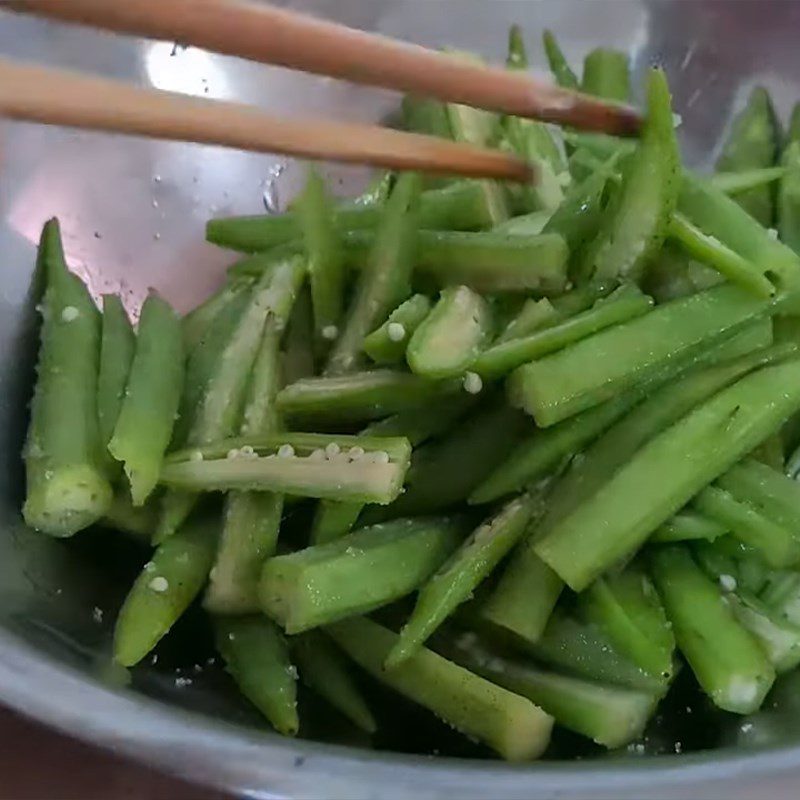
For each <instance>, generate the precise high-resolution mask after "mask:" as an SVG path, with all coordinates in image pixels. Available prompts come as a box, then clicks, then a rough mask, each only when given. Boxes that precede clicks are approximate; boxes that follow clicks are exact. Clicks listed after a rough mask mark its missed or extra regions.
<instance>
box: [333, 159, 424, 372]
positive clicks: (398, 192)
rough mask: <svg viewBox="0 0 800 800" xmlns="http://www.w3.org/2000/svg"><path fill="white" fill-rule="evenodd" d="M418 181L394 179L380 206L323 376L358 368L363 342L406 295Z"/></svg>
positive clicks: (411, 177) (415, 177)
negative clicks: (368, 245)
mask: <svg viewBox="0 0 800 800" xmlns="http://www.w3.org/2000/svg"><path fill="white" fill-rule="evenodd" d="M419 192H420V177H419V175H417V174H415V173H406V174H405V175H403V176H402V177H400V178H399V179H398V181H397V184H396V185H395V187H394V189H393V191H392V194H391V195H390V197H389V199H388V200H387V201H386V204H385V206H384V207H383V213H382V217H381V221H380V224H379V227H378V229H377V231H376V234H375V239H374V242H373V243H372V245H371V246H370V249H369V254H368V256H367V260H366V268H365V270H364V271H363V272H362V273H361V274H360V275H359V278H358V281H357V283H356V287H355V290H354V295H353V300H352V301H351V303H350V307H349V309H348V311H347V316H346V318H345V320H344V323H343V327H342V330H341V331H340V332H337V337H336V339H335V341H334V343H333V346H332V348H331V352H330V355H329V357H328V364H327V367H326V370H325V371H326V373H327V374H329V375H341V374H343V373H347V372H353V371H355V370H356V369H358V367H359V365H360V364H361V361H362V348H363V346H364V338H365V337H366V336H367V334H368V333H370V332H371V331H373V330H374V329H375V327H376V326H377V325H378V324H380V323H381V322H382V321H383V320H384V319H386V317H387V315H388V314H389V312H390V311H391V310H392V309H393V308H396V307H397V305H398V304H399V303H401V302H402V301H403V300H405V299H406V298H407V297H408V296H409V295H410V294H411V269H412V264H413V258H414V251H415V249H416V247H417V211H416V209H417V204H418V202H417V201H418V199H419Z"/></svg>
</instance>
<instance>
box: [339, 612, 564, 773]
mask: <svg viewBox="0 0 800 800" xmlns="http://www.w3.org/2000/svg"><path fill="white" fill-rule="evenodd" d="M329 633H330V635H331V636H332V638H333V640H334V641H335V642H336V643H337V644H338V645H339V646H340V647H341V648H342V649H343V650H344V651H345V653H347V655H348V656H350V658H352V659H353V660H354V661H355V662H356V663H357V664H359V665H360V666H361V667H362V668H364V669H365V670H366V671H367V672H369V673H370V674H371V675H372V676H373V677H375V678H376V679H377V680H379V681H381V683H384V684H386V685H387V686H389V687H390V688H392V689H394V690H395V691H397V692H399V693H400V694H402V695H403V696H405V697H407V698H409V699H410V700H412V701H414V702H415V703H418V704H419V705H421V706H423V707H425V708H427V709H429V710H430V711H432V712H433V713H434V714H436V716H437V717H439V718H440V719H443V720H444V721H445V722H446V723H447V724H449V725H451V726H452V727H454V728H455V729H456V730H458V731H460V732H461V733H463V734H465V735H467V736H469V737H471V738H473V739H477V740H478V741H480V742H483V743H485V744H486V745H488V746H489V747H491V748H492V750H494V751H495V752H497V753H498V754H499V755H500V756H502V757H503V758H504V759H506V760H507V761H527V760H530V759H534V758H537V757H538V756H540V755H541V754H542V753H543V752H544V750H545V748H546V747H547V745H548V743H549V741H550V732H551V729H552V725H553V719H552V717H550V716H549V715H548V714H545V712H544V711H542V710H541V709H540V708H539V707H538V706H536V705H535V704H534V703H532V702H531V701H530V700H528V699H526V698H523V697H520V696H519V695H516V694H513V693H512V692H510V691H508V690H507V689H503V688H501V687H500V686H497V685H495V684H494V683H490V682H489V681H488V680H486V679H484V678H481V677H479V676H478V675H475V674H474V673H472V672H470V671H468V670H466V669H464V668H463V667H460V666H458V665H457V664H454V663H453V662H451V661H448V660H447V659H445V658H442V657H441V656H440V655H437V654H436V653H434V652H433V651H432V650H428V649H427V648H425V647H423V648H421V649H420V650H419V651H418V652H417V653H415V654H414V655H413V656H412V657H411V658H409V659H408V660H407V661H406V662H405V663H403V664H401V665H400V666H398V667H396V668H395V669H391V670H385V669H384V668H383V664H384V661H385V659H386V656H387V655H388V653H389V651H390V650H391V648H392V647H393V645H394V643H395V641H396V640H397V635H396V634H395V633H393V632H392V631H390V630H388V629H387V628H384V627H382V626H381V625H378V624H377V623H375V622H372V621H371V620H368V619H365V618H358V619H349V620H345V621H343V622H339V623H337V624H336V625H332V626H331V627H330V629H329Z"/></svg>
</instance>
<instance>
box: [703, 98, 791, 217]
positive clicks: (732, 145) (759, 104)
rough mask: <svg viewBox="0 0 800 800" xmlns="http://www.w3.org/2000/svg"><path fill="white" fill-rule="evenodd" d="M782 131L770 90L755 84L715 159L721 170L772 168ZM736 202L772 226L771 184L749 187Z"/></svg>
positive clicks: (772, 194) (772, 203) (772, 195)
mask: <svg viewBox="0 0 800 800" xmlns="http://www.w3.org/2000/svg"><path fill="white" fill-rule="evenodd" d="M780 138H781V134H780V130H779V127H778V119H777V116H776V115H775V109H774V108H773V107H772V100H771V99H770V96H769V93H768V92H767V90H766V89H765V88H764V87H763V86H757V87H756V88H755V89H753V91H752V92H751V93H750V96H749V97H748V99H747V105H746V106H745V108H744V109H743V110H742V111H741V112H740V113H739V114H738V115H737V116H736V118H735V119H734V120H733V123H732V125H731V130H730V133H729V134H728V138H727V140H726V141H725V144H724V146H723V149H722V154H721V155H720V157H719V159H718V160H717V165H716V166H717V169H718V170H720V171H726V170H727V171H731V170H742V169H759V168H763V167H771V166H773V165H774V164H775V160H776V157H777V155H778V143H779V141H780ZM736 202H737V203H739V205H740V206H741V207H742V208H743V209H745V211H747V212H748V213H749V214H751V215H752V216H753V217H754V218H755V219H757V220H758V221H759V222H760V223H761V224H762V225H764V226H765V227H767V228H768V227H770V226H771V225H772V220H773V217H774V193H773V190H772V188H771V187H770V186H763V187H761V188H758V189H749V190H747V191H746V192H741V193H739V194H738V195H737V196H736Z"/></svg>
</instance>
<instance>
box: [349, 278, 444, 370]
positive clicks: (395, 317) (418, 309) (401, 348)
mask: <svg viewBox="0 0 800 800" xmlns="http://www.w3.org/2000/svg"><path fill="white" fill-rule="evenodd" d="M430 310H431V301H430V300H429V299H428V297H426V296H425V295H424V294H415V295H412V296H411V297H409V298H408V300H405V301H404V302H402V303H401V304H400V305H399V306H398V307H397V308H396V309H395V310H394V311H392V313H391V314H389V317H388V318H387V320H386V322H384V323H383V324H382V325H381V326H380V327H379V328H376V329H375V330H374V331H373V332H372V333H370V334H369V335H368V336H366V337H364V352H365V353H366V354H367V355H368V356H369V357H370V358H371V359H372V360H373V361H374V362H375V363H376V364H380V365H389V364H398V363H401V362H402V361H403V359H404V357H405V354H406V348H407V347H408V343H409V341H410V339H411V337H412V336H413V335H414V331H416V330H417V328H419V326H420V325H421V324H422V322H423V321H424V320H425V318H426V317H427V316H428V314H429V313H430Z"/></svg>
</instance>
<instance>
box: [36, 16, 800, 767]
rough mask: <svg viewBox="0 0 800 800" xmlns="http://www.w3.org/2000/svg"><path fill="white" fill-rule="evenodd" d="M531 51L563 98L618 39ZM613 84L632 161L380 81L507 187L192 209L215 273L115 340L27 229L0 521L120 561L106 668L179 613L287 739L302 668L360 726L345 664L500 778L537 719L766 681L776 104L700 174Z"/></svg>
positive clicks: (53, 232)
mask: <svg viewBox="0 0 800 800" xmlns="http://www.w3.org/2000/svg"><path fill="white" fill-rule="evenodd" d="M544 44H545V49H546V53H547V56H548V59H549V61H550V64H551V67H552V71H553V74H554V76H555V78H556V80H557V81H558V82H559V83H560V84H562V85H565V86H572V87H578V86H579V87H580V88H582V89H583V90H584V91H587V92H591V93H594V94H597V95H600V96H603V97H606V98H609V99H612V100H618V101H628V100H629V95H630V85H631V80H630V76H629V68H628V62H627V59H626V57H625V56H624V55H622V54H621V53H617V52H614V51H611V50H606V49H598V50H595V51H593V52H592V53H590V54H589V55H588V56H587V58H586V61H585V66H584V74H583V79H582V81H580V82H579V81H578V79H577V77H576V76H575V75H574V74H573V72H572V70H571V69H570V67H569V66H568V64H567V62H566V60H565V59H564V57H563V55H562V54H561V52H560V50H559V48H558V45H557V43H556V41H555V39H554V38H553V37H552V35H550V34H549V33H546V34H545V39H544ZM526 67H527V59H526V54H525V50H524V46H523V44H522V38H521V35H520V32H519V30H518V29H516V28H514V29H513V30H512V33H511V37H510V54H509V59H508V68H509V69H524V68H526ZM644 89H645V97H646V118H645V123H644V126H643V129H642V132H641V136H640V138H639V140H638V141H632V140H621V139H615V138H611V137H608V136H601V135H590V134H582V133H575V132H569V131H559V130H555V129H553V128H552V127H551V126H548V125H545V124H543V123H540V122H535V121H531V120H523V119H517V118H500V117H498V116H497V115H495V114H491V113H488V112H485V111H476V110H474V109H471V108H467V107H462V106H455V105H449V106H448V105H444V104H441V103H439V102H436V101H432V100H427V99H422V98H417V97H407V98H405V100H404V102H403V117H404V121H405V125H406V127H408V128H409V129H411V130H415V131H421V132H425V133H430V134H434V135H440V136H447V137H451V138H453V139H456V140H463V141H468V142H471V143H474V144H480V145H489V146H497V147H501V148H508V149H510V150H513V151H515V152H516V153H518V154H520V155H521V156H523V157H525V158H526V159H529V160H530V161H532V162H534V163H535V165H536V167H537V170H538V174H539V180H538V182H537V183H536V185H534V186H522V187H521V186H511V185H509V186H504V185H499V184H497V183H493V182H491V181H480V180H455V181H445V180H442V179H432V178H428V177H423V176H420V175H417V174H410V173H409V174H403V175H394V174H386V175H382V176H379V178H378V179H377V180H376V181H375V182H374V183H373V184H372V186H371V187H370V189H369V190H368V191H367V192H366V193H365V194H364V195H362V196H361V197H359V198H357V199H355V200H352V201H349V202H345V203H334V202H333V201H332V200H331V198H330V197H329V196H328V194H327V191H326V187H325V186H324V184H323V182H322V181H321V179H320V178H319V176H318V175H317V174H316V173H314V172H313V171H312V172H311V173H310V174H309V177H308V182H307V185H306V187H305V190H304V191H303V193H302V194H301V196H300V197H299V198H297V200H296V201H295V203H294V204H293V206H292V207H291V210H290V211H289V212H287V213H285V214H283V215H280V216H260V217H246V218H245V217H238V218H225V219H214V220H211V221H210V222H209V223H208V228H207V236H208V239H209V241H211V242H214V243H216V244H217V245H220V246H223V247H227V248H230V249H233V250H237V251H240V252H242V253H245V254H246V255H245V256H244V257H243V258H242V260H239V261H238V262H237V263H235V264H234V265H233V266H232V267H231V268H230V270H229V273H228V280H227V282H226V284H225V285H224V287H223V288H222V289H220V290H219V291H218V292H217V293H216V294H215V295H214V296H212V297H211V298H209V299H208V300H207V301H206V302H205V303H203V305H201V306H200V307H199V308H197V309H195V310H194V311H192V312H191V313H190V314H188V315H187V316H185V317H183V318H179V317H178V316H177V315H176V314H175V312H174V311H173V309H172V308H171V307H170V306H169V305H168V304H167V303H166V302H165V301H164V300H163V299H162V298H161V297H159V296H158V295H157V294H155V293H151V294H150V296H149V297H148V298H147V300H146V301H145V303H144V306H143V308H142V310H141V316H140V319H139V323H138V331H137V332H136V333H134V331H133V329H132V326H131V323H130V321H129V320H128V317H127V315H126V312H125V310H124V308H123V306H122V304H121V302H120V299H119V297H117V296H114V295H108V296H105V297H104V298H103V308H102V313H101V312H100V311H99V310H98V309H97V307H96V306H95V304H94V302H93V300H92V298H91V297H90V295H89V293H88V292H87V290H86V287H85V286H84V285H83V284H82V283H81V281H80V280H79V279H78V278H77V276H75V275H73V274H71V273H70V272H69V271H68V270H67V267H66V265H65V261H64V257H63V252H62V247H61V241H60V234H59V227H58V223H57V222H56V221H55V220H51V221H50V222H48V223H47V224H46V225H45V228H44V231H43V233H42V238H41V243H40V247H39V261H38V271H39V273H40V274H41V275H43V276H44V278H45V282H46V291H45V293H44V296H43V298H42V301H41V311H42V317H43V325H42V332H41V351H40V358H39V368H38V382H37V386H36V391H35V395H34V399H33V405H32V412H31V423H30V430H29V436H28V442H27V446H26V451H25V461H26V465H27V498H26V501H25V506H24V509H23V514H24V517H25V520H26V521H27V523H28V524H29V525H30V526H31V527H33V528H36V529H37V530H39V531H41V532H43V533H45V534H49V535H51V536H58V537H66V536H72V535H73V534H75V533H77V532H78V531H81V530H83V529H85V528H87V527H89V526H91V525H93V524H95V523H102V524H104V525H106V526H111V527H116V528H118V529H121V530H125V531H128V532H129V533H131V534H133V535H135V536H138V537H139V538H140V539H142V540H143V541H144V542H146V543H147V544H148V545H150V546H151V547H152V553H151V555H150V556H149V558H147V563H145V564H144V566H143V567H142V569H141V573H140V575H139V577H138V578H137V580H136V582H135V583H134V585H133V587H132V588H131V590H130V592H129V594H128V596H127V599H126V601H125V603H124V605H123V607H122V609H121V611H120V613H119V617H118V619H117V623H116V631H115V640H114V656H115V659H116V660H117V661H118V662H119V663H120V664H122V665H124V666H126V667H129V666H133V665H135V664H137V663H139V662H140V661H141V660H142V659H143V658H144V657H145V656H146V655H147V654H148V653H150V651H151V650H152V649H153V648H154V647H155V645H156V644H157V643H158V641H159V640H160V639H161V638H162V637H163V636H164V635H166V634H167V633H168V631H169V630H170V628H171V627H172V626H173V625H174V624H175V622H176V621H177V620H178V618H179V617H180V616H181V615H182V614H183V613H184V611H185V610H186V609H187V607H188V606H189V605H190V604H191V603H193V601H194V600H195V599H196V598H201V601H202V605H203V607H204V609H205V610H206V611H207V612H208V614H209V615H210V618H211V620H212V623H213V626H214V630H215V635H216V643H217V649H218V651H219V653H220V654H221V655H222V657H223V659H224V661H225V664H226V666H227V669H228V671H229V672H230V674H231V675H232V677H233V679H234V680H235V681H236V683H237V684H238V686H239V688H240V690H241V692H242V693H243V694H244V695H245V697H247V698H248V700H250V701H251V703H252V704H253V705H254V706H256V707H257V708H258V709H259V710H260V711H261V712H263V714H264V716H265V717H266V718H267V719H268V720H269V721H270V723H271V724H272V725H273V726H274V728H275V729H276V730H278V731H280V732H281V733H284V734H287V735H292V734H295V733H296V732H297V731H298V726H299V724H300V715H299V713H298V708H297V702H296V681H297V679H298V677H299V679H300V680H302V681H303V682H304V683H305V684H307V685H308V686H309V687H310V689H311V690H313V692H315V693H317V694H318V695H320V696H321V697H322V698H324V699H325V700H326V701H328V702H329V703H330V705H331V706H333V707H334V708H336V709H338V710H339V712H341V713H342V714H344V715H345V716H346V717H347V718H349V720H350V721H351V722H352V723H353V724H354V725H356V726H358V727H360V728H361V729H363V730H365V731H367V732H374V731H375V728H376V722H375V718H374V716H373V713H372V711H371V709H370V706H369V704H368V702H367V700H366V699H365V697H364V695H363V694H362V688H363V685H364V682H366V683H369V682H370V678H368V677H367V676H368V675H371V676H372V678H373V679H376V680H377V681H378V682H381V683H383V684H385V685H386V686H388V687H390V689H392V690H394V692H396V693H399V694H400V695H404V696H405V697H406V698H408V699H410V700H411V701H413V702H415V703H417V704H419V705H421V706H423V707H424V708H426V709H428V710H429V711H431V712H433V713H434V714H435V715H437V716H438V717H440V718H441V719H443V720H444V721H445V722H447V723H449V724H450V725H451V726H452V727H454V728H455V729H457V730H458V731H460V732H462V733H464V734H465V735H467V736H469V737H471V738H473V739H476V740H478V741H480V742H482V743H484V744H485V745H487V746H488V747H489V748H491V749H492V750H494V751H495V752H496V753H497V754H499V755H500V756H501V757H502V758H505V759H509V760H526V759H533V758H536V757H537V756H539V755H540V754H542V753H543V752H544V751H545V749H546V748H547V746H548V743H549V741H550V735H551V729H552V726H553V724H554V723H556V724H558V725H561V726H563V727H565V728H567V729H569V730H571V731H573V732H576V733H578V734H580V735H582V736H585V737H588V738H589V739H591V740H593V741H594V742H596V743H598V744H599V745H602V746H604V747H607V748H618V747H621V746H624V745H627V744H630V743H632V742H635V741H636V740H637V739H638V737H640V736H641V734H642V731H643V729H644V726H645V724H646V723H647V722H648V720H649V719H650V718H651V717H652V715H653V714H654V712H655V709H656V708H657V706H658V704H659V702H660V701H661V699H662V698H664V696H665V695H666V694H667V692H668V690H669V688H670V686H671V683H672V681H673V679H674V677H675V675H676V673H677V671H678V669H679V668H680V667H681V666H682V665H684V668H685V669H686V670H688V671H690V672H691V673H693V675H694V677H695V678H696V681H697V683H698V684H699V687H700V688H701V690H702V691H703V692H704V693H705V694H706V695H707V696H708V698H709V699H710V701H711V702H712V703H713V704H715V705H716V706H717V707H719V708H720V709H724V710H726V711H729V712H734V713H736V714H751V713H753V712H755V711H756V710H757V709H759V707H760V706H761V705H762V703H763V702H764V699H765V697H766V695H767V693H768V692H769V691H770V688H771V687H772V685H773V682H774V681H775V678H776V675H780V674H781V673H784V672H787V671H789V670H793V669H795V668H796V667H797V666H798V665H799V664H800V486H798V484H797V483H796V482H795V476H796V474H797V473H798V471H800V456H799V455H798V454H793V450H794V448H796V447H797V445H798V440H800V425H798V420H799V419H800V417H799V416H798V414H800V256H798V252H800V110H796V111H795V113H794V114H793V117H792V121H791V125H790V126H789V130H788V134H787V135H785V136H784V135H783V134H782V133H781V130H780V126H779V123H778V121H777V119H776V117H775V114H774V112H773V110H772V106H771V103H770V99H769V96H768V94H767V93H766V91H765V90H763V89H761V88H757V89H755V90H754V91H753V92H752V94H751V95H750V98H749V101H748V103H747V106H746V107H745V109H744V111H743V112H742V113H741V114H740V115H739V116H737V117H736V118H735V120H734V122H733V125H732V128H731V131H730V134H729V137H728V139H727V141H726V143H725V145H724V148H723V150H722V156H721V157H720V159H719V162H718V168H719V171H718V172H717V173H716V174H714V175H711V176H700V175H697V174H695V173H693V172H691V171H689V170H687V169H685V168H683V167H682V166H681V163H680V158H679V153H678V146H677V143H676V135H675V127H676V120H675V116H674V115H673V112H672V109H671V105H670V95H669V90H668V87H667V81H666V78H665V76H664V74H663V72H661V71H660V70H659V69H651V70H649V71H648V73H647V76H646V79H645V87H644ZM304 508H312V509H313V523H312V522H310V520H311V519H312V517H311V516H306V517H304V516H303V514H302V513H299V512H298V509H300V510H302V509H304ZM287 510H288V511H287ZM303 519H307V520H309V523H308V525H300V526H298V522H297V520H303ZM351 662H352V663H354V664H356V665H358V667H359V668H360V669H353V668H352V667H351ZM387 702H391V700H389V701H387Z"/></svg>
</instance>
